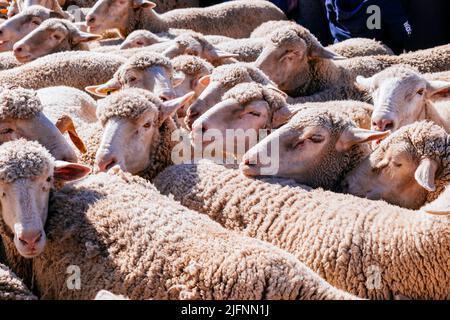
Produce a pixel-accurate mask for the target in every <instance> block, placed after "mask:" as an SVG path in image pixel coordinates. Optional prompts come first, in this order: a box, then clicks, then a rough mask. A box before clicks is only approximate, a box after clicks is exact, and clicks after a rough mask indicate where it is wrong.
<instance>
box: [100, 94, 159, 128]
mask: <svg viewBox="0 0 450 320" xmlns="http://www.w3.org/2000/svg"><path fill="white" fill-rule="evenodd" d="M161 107H162V101H161V100H160V99H159V98H158V97H156V96H155V95H154V94H152V93H151V92H150V91H147V90H144V89H137V88H130V89H128V90H126V91H123V92H119V93H116V94H112V95H110V96H108V97H106V98H105V99H102V100H99V101H98V107H97V118H98V119H99V120H100V122H101V124H102V125H105V123H106V122H107V121H108V119H110V118H112V117H120V118H128V119H137V118H139V117H140V116H141V115H142V114H143V113H144V112H146V111H150V110H153V111H154V112H158V110H159V109H160V108H161Z"/></svg>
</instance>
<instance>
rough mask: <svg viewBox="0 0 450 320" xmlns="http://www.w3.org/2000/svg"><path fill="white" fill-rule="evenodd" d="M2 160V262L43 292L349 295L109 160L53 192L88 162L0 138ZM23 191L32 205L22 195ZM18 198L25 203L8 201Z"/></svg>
mask: <svg viewBox="0 0 450 320" xmlns="http://www.w3.org/2000/svg"><path fill="white" fill-rule="evenodd" d="M0 163H1V166H0V167H1V168H2V170H1V174H0V189H1V190H2V192H8V197H7V198H5V197H3V198H1V200H0V201H1V205H2V212H1V214H2V218H1V219H0V226H1V229H0V230H1V236H2V238H3V241H4V244H5V248H6V253H7V259H8V263H9V265H10V266H11V268H12V269H13V270H14V271H15V272H16V273H17V274H19V275H20V276H21V277H23V278H24V281H25V282H31V281H33V285H34V288H35V291H36V293H37V294H38V296H39V297H40V298H42V299H92V298H94V297H95V296H96V294H97V293H98V291H99V290H103V289H104V290H108V291H111V292H114V293H115V294H118V295H123V296H126V297H128V298H130V299H150V298H153V299H352V298H353V296H352V295H350V294H348V293H344V292H342V291H340V290H337V289H335V288H333V287H331V286H330V285H329V284H328V283H326V282H325V281H324V280H323V279H321V278H320V277H319V276H317V275H316V274H315V273H313V272H312V271H311V270H310V269H309V268H307V267H306V266H304V265H303V264H301V263H300V262H299V261H298V260H297V259H296V258H295V257H293V256H292V255H290V254H288V253H286V252H285V251H282V250H280V249H277V248H276V247H274V246H272V245H270V244H267V243H264V242H261V241H258V240H256V239H251V238H248V237H243V236H240V235H239V234H237V233H235V232H231V231H228V230H225V229H224V228H222V227H221V226H220V225H219V224H217V223H215V222H213V221H211V220H210V219H209V218H208V217H206V216H203V215H199V214H198V213H196V212H194V211H190V210H188V209H186V208H184V207H183V206H181V205H179V204H178V203H176V202H174V201H173V200H171V199H169V198H167V197H165V196H162V195H161V194H159V193H158V192H157V190H156V189H155V188H154V187H153V186H152V185H151V184H150V183H148V182H146V181H144V180H143V179H141V178H138V177H134V176H131V175H129V174H125V173H123V172H121V171H120V170H114V172H110V173H109V174H107V173H101V174H97V175H92V176H90V177H88V178H86V179H83V180H80V181H77V182H74V183H71V184H68V185H65V186H64V187H62V188H61V189H60V190H58V191H54V192H52V193H51V194H50V188H52V186H53V185H54V183H55V182H54V181H59V180H64V181H68V180H74V179H77V178H80V177H82V176H84V175H85V174H86V173H87V172H88V171H87V170H86V168H84V167H82V166H80V165H77V164H68V163H58V162H55V161H54V160H53V159H52V158H51V156H50V155H49V154H48V152H47V151H46V150H45V149H44V148H43V147H41V146H39V145H38V144H37V143H33V142H23V141H19V142H15V143H11V142H10V143H7V144H4V145H2V146H1V147H0ZM18 168H20V170H18ZM37 186H39V187H37ZM13 190H20V192H17V191H16V192H14V191H13ZM23 194H27V195H28V196H29V197H30V199H33V203H32V205H31V204H24V203H23V202H21V201H19V197H20V195H23ZM15 201H16V202H17V203H21V204H22V205H19V206H17V205H16V206H14V208H15V209H14V210H12V208H11V204H12V203H14V202H15ZM32 208H39V209H38V210H33V211H31V209H32ZM47 208H48V209H47ZM24 216H27V217H29V218H28V220H27V221H28V224H26V223H25V222H26V221H24V220H23V218H22V217H24ZM31 222H33V223H31ZM43 223H46V233H44V230H43ZM13 225H21V226H22V228H14V227H13ZM18 239H22V240H23V241H19V240H18ZM44 248H45V250H43V249H44ZM143 248H145V250H143ZM27 257H28V258H30V257H33V259H26V258H27ZM73 268H78V270H79V271H80V273H81V274H82V275H83V276H82V277H81V284H80V290H71V286H68V285H67V277H66V273H67V270H72V269H73ZM217 273H220V276H217Z"/></svg>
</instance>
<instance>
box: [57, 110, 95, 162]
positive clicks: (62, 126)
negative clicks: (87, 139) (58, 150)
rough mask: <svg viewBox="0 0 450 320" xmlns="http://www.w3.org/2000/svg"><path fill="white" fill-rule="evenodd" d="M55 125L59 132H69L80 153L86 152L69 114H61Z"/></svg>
mask: <svg viewBox="0 0 450 320" xmlns="http://www.w3.org/2000/svg"><path fill="white" fill-rule="evenodd" d="M55 126H56V127H57V128H58V130H59V131H60V132H61V134H64V133H66V132H67V133H68V134H69V138H70V140H72V142H73V144H74V145H75V147H77V149H78V150H80V152H81V153H86V152H87V148H86V145H85V144H84V142H83V140H81V138H80V136H79V135H78V132H77V130H76V128H75V124H74V123H73V120H72V118H71V117H70V116H68V115H63V116H61V117H59V118H58V120H57V121H56V123H55Z"/></svg>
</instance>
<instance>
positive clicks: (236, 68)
mask: <svg viewBox="0 0 450 320" xmlns="http://www.w3.org/2000/svg"><path fill="white" fill-rule="evenodd" d="M211 81H217V82H219V83H220V84H222V85H223V86H224V87H226V88H228V89H231V88H232V87H234V86H236V85H237V84H239V83H242V82H257V83H260V84H264V85H267V84H271V85H275V84H274V83H273V82H272V81H271V80H270V79H269V78H268V77H267V76H266V75H265V74H264V73H263V72H262V71H261V70H259V69H258V68H256V67H254V66H253V65H252V64H250V63H244V62H238V63H233V64H229V65H223V66H220V67H217V68H215V69H214V71H213V72H212V74H211Z"/></svg>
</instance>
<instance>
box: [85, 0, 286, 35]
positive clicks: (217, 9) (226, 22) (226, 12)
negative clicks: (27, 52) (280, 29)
mask: <svg viewBox="0 0 450 320" xmlns="http://www.w3.org/2000/svg"><path fill="white" fill-rule="evenodd" d="M117 1H118V0H100V1H98V2H97V3H96V4H95V5H94V7H93V8H92V9H91V11H90V12H89V14H88V16H87V17H86V23H87V25H88V28H89V31H90V32H94V33H100V32H102V31H104V30H107V29H117V30H119V32H120V34H121V35H122V36H124V37H126V36H127V35H128V34H130V33H131V32H132V31H134V30H137V29H146V30H150V31H152V32H155V33H158V32H163V31H167V30H168V29H169V28H180V29H190V30H194V31H197V32H200V33H202V34H205V35H207V34H215V35H224V36H230V37H232V38H244V37H248V36H249V35H250V33H251V32H252V31H253V29H254V28H256V27H257V26H259V25H260V24H261V23H263V22H265V21H269V20H282V19H286V16H285V15H284V13H283V12H282V11H281V10H280V9H278V7H276V6H275V5H274V4H272V3H270V2H268V1H261V0H254V1H244V0H238V1H232V2H226V3H221V4H217V5H214V6H210V7H207V8H188V9H176V10H171V11H169V12H166V13H164V14H157V13H156V12H155V11H154V10H153V8H154V7H155V3H153V2H151V1H148V0H129V1H128V2H127V3H126V4H124V5H117ZM117 17H120V19H117Z"/></svg>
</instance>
